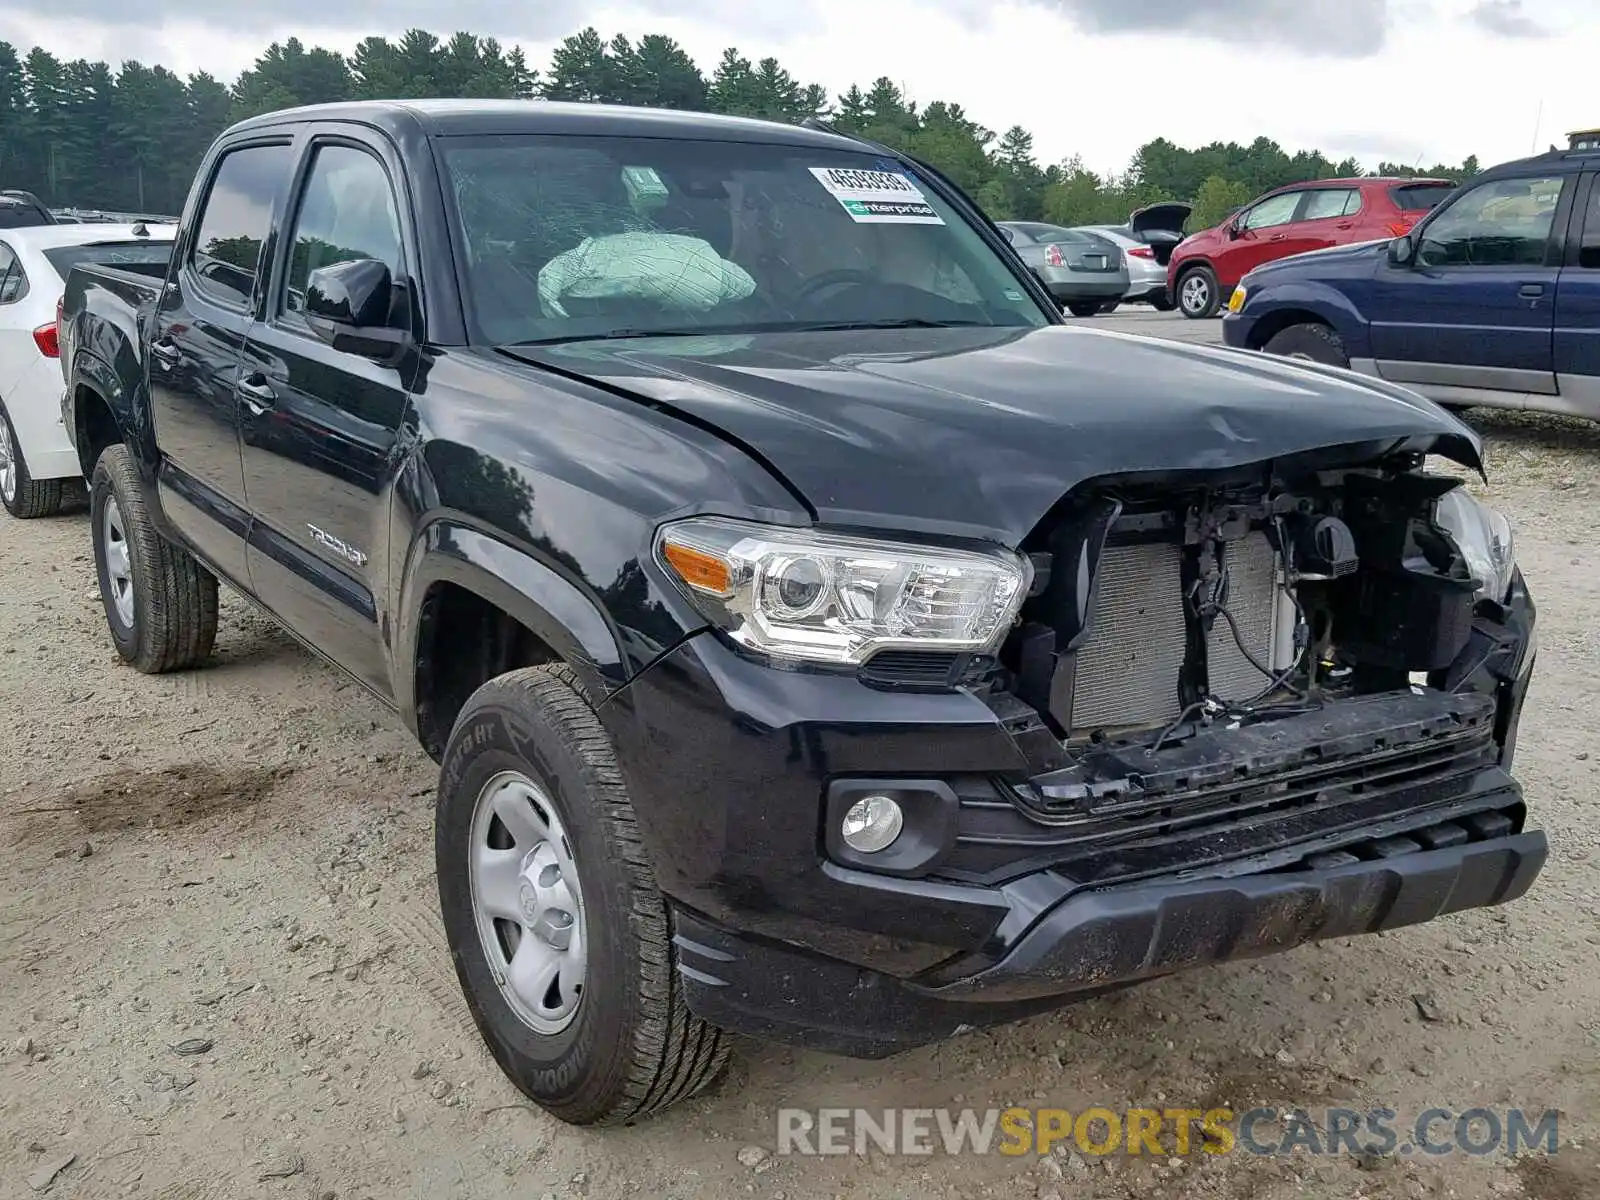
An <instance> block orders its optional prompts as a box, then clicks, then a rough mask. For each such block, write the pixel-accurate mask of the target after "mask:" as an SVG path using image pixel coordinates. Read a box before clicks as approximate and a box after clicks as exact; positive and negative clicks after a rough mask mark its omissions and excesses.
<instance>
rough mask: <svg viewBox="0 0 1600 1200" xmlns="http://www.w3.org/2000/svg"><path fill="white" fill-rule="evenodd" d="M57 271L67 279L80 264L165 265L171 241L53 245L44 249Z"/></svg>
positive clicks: (104, 265)
mask: <svg viewBox="0 0 1600 1200" xmlns="http://www.w3.org/2000/svg"><path fill="white" fill-rule="evenodd" d="M44 256H45V257H46V258H47V259H49V260H50V265H51V266H52V267H54V268H55V269H56V274H57V275H59V276H61V278H63V279H65V278H66V277H67V275H68V274H70V273H71V271H72V268H73V267H76V266H78V265H79V264H80V263H93V264H95V265H97V266H102V267H125V266H141V265H147V264H151V263H158V264H160V265H162V266H165V265H166V264H167V262H168V260H170V259H171V258H172V243H171V242H152V241H150V240H149V239H148V238H141V239H140V240H139V241H136V242H91V243H90V244H89V245H87V246H53V247H51V248H50V249H48V250H46V251H45V252H44Z"/></svg>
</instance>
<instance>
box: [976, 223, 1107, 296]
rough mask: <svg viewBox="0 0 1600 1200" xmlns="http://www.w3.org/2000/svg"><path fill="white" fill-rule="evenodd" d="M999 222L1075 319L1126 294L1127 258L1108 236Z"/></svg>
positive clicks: (1035, 224) (1007, 235)
mask: <svg viewBox="0 0 1600 1200" xmlns="http://www.w3.org/2000/svg"><path fill="white" fill-rule="evenodd" d="M997 224H998V225H999V227H1000V232H1001V233H1003V234H1004V235H1005V236H1006V240H1007V241H1009V242H1010V243H1011V247H1012V249H1014V250H1015V251H1016V252H1017V254H1018V255H1019V256H1020V257H1021V258H1022V261H1023V263H1024V264H1026V265H1027V267H1028V268H1029V269H1030V270H1031V271H1032V272H1033V273H1034V274H1035V275H1037V276H1038V277H1039V282H1041V283H1042V284H1044V286H1045V290H1046V291H1048V292H1049V293H1050V295H1051V296H1053V297H1054V298H1055V301H1056V303H1057V304H1061V305H1064V306H1065V307H1066V308H1067V310H1068V311H1069V312H1070V313H1072V315H1073V316H1075V317H1089V316H1093V315H1094V314H1095V313H1097V312H1099V311H1100V310H1101V309H1103V308H1105V307H1107V306H1108V305H1109V306H1111V307H1115V306H1116V305H1117V304H1118V303H1119V302H1120V301H1121V300H1122V298H1123V296H1124V295H1126V294H1127V291H1128V263H1127V257H1126V256H1125V255H1124V254H1123V253H1122V247H1121V246H1119V245H1117V243H1116V242H1114V241H1112V240H1111V239H1110V238H1107V237H1102V236H1100V235H1099V234H1096V233H1089V232H1087V231H1085V230H1081V229H1063V228H1062V227H1061V226H1059V225H1046V224H1044V223H1042V222H1039V221H999V222H997Z"/></svg>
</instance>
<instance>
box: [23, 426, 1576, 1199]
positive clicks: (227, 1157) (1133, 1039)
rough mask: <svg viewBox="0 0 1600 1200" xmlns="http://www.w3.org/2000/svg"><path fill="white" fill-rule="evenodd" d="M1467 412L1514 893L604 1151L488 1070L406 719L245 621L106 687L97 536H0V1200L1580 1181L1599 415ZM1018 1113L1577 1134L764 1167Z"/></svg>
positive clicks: (781, 1088) (1301, 1190)
mask: <svg viewBox="0 0 1600 1200" xmlns="http://www.w3.org/2000/svg"><path fill="white" fill-rule="evenodd" d="M1472 418H1473V419H1474V420H1475V421H1476V422H1477V423H1478V424H1479V425H1480V427H1481V428H1483V430H1484V431H1485V432H1486V434H1487V435H1488V436H1489V438H1490V447H1491V457H1490V466H1491V479H1492V482H1491V484H1490V486H1489V487H1488V488H1487V492H1488V494H1489V495H1490V496H1491V497H1492V498H1493V500H1494V502H1496V503H1497V504H1500V505H1501V506H1503V507H1504V508H1505V509H1506V510H1507V511H1508V512H1509V513H1510V514H1511V516H1512V517H1513V519H1514V521H1515V523H1516V526H1517V533H1518V539H1519V551H1520V558H1521V562H1522V566H1523V569H1524V571H1525V573H1526V574H1527V576H1528V578H1529V580H1530V581H1531V584H1532V586H1533V588H1534V590H1535V593H1536V595H1537V598H1538V600H1539V603H1540V606H1541V634H1542V640H1541V645H1542V654H1541V658H1540V667H1539V670H1538V673H1537V679H1536V682H1535V685H1534V688H1533V692H1532V696H1531V698H1530V701H1529V708H1528V712H1527V715H1526V716H1525V718H1524V721H1523V726H1522V734H1521V743H1520V757H1519V774H1520V776H1521V778H1522V779H1523V781H1524V783H1525V785H1526V787H1527V791H1528V794H1529V797H1530V800H1531V802H1532V804H1533V806H1534V808H1535V811H1536V813H1537V818H1538V820H1539V822H1540V823H1542V824H1543V825H1544V826H1545V828H1547V829H1548V831H1549V833H1550V835H1551V838H1552V841H1553V853H1552V857H1551V860H1550V863H1549V866H1548V868H1547V870H1546V872H1545V874H1544V875H1543V877H1542V878H1541V880H1540V881H1539V883H1538V884H1537V885H1536V887H1535V890H1534V891H1533V893H1532V894H1530V895H1529V896H1528V897H1527V898H1525V899H1523V900H1521V901H1519V902H1517V903H1516V904H1514V905H1511V906H1508V907H1507V908H1504V909H1500V910H1494V911H1486V912H1474V913H1468V914H1464V915H1460V916H1457V917H1454V918H1449V919H1446V920H1443V921H1440V922H1436V923H1434V924H1432V925H1428V926H1423V927H1419V928H1413V929H1408V930H1403V931H1399V932H1397V933H1394V934H1392V935H1385V936H1381V937H1376V938H1369V939H1363V940H1360V941H1355V942H1349V943H1345V942H1338V943H1330V944H1326V945H1319V946H1312V947H1306V948H1302V949H1300V950H1297V951H1294V952H1291V953H1289V954H1285V955H1281V956H1278V957H1275V958H1271V959H1266V960H1261V961H1257V962H1253V963H1240V964H1232V965H1227V966H1222V967H1217V968H1214V969H1207V970H1201V971H1197V972H1193V973H1190V974H1187V975H1184V976H1181V977H1178V978H1173V979H1169V980H1165V981H1161V982H1158V983H1155V984H1151V985H1149V986H1146V987H1143V988H1141V989H1136V990H1133V991H1130V992H1126V993H1123V994H1121V995H1119V996H1117V997H1114V998H1109V999H1104V1000H1099V1001H1092V1002H1088V1003H1085V1004H1082V1005H1079V1006H1077V1007H1075V1008H1071V1009H1067V1010H1064V1011H1062V1012H1060V1013H1058V1014H1054V1015H1050V1016H1046V1017H1040V1018H1037V1019H1034V1020H1031V1021H1028V1022H1026V1023H1023V1024H1019V1025H1014V1026H1009V1027H1005V1028H1002V1029H998V1030H993V1031H988V1032H984V1033H979V1034H973V1035H969V1036H967V1037H964V1038H960V1039H957V1040H955V1041H952V1042H950V1043H947V1044H945V1045H942V1046H938V1047H932V1048H928V1049H925V1050H921V1051H917V1052H914V1053H909V1054H906V1055H902V1056H900V1057H898V1058H895V1059H892V1060H890V1061H888V1062H884V1063H859V1062H852V1061H848V1060H841V1059H833V1058H829V1057H826V1056H822V1055H817V1054H809V1053H798V1052H792V1051H789V1050H784V1049H779V1048H774V1047H770V1046H765V1045H759V1044H755V1043H741V1044H740V1045H739V1047H738V1048H737V1049H736V1052H735V1057H734V1062H733V1065H732V1068H731V1070H730V1074H729V1075H728V1077H727V1078H726V1079H725V1080H724V1081H723V1082H722V1083H721V1084H719V1085H718V1086H717V1087H716V1088H714V1089H713V1090H712V1091H711V1092H710V1093H709V1094H707V1095H704V1096H702V1097H700V1098H699V1099H697V1100H695V1101H692V1102H690V1103H688V1104H685V1105H683V1106H682V1107H680V1108H678V1109H675V1110H672V1111H671V1112H669V1113H667V1114H665V1115H664V1116H662V1117H660V1118H659V1119H657V1120H655V1121H654V1122H652V1123H650V1124H647V1125H645V1126H642V1127H638V1128H633V1129H625V1130H617V1131H608V1132H589V1131H580V1130H573V1129H570V1128H567V1127H564V1126H560V1125H558V1124H556V1123H555V1122H553V1121H551V1120H549V1119H548V1118H546V1117H544V1116H543V1115H542V1114H541V1113H539V1112H537V1111H535V1110H533V1109H532V1108H530V1107H529V1106H528V1105H527V1104H526V1103H524V1102H523V1101H522V1098H521V1097H520V1096H519V1095H518V1094H517V1093H516V1092H515V1091H514V1090H513V1089H512V1088H511V1087H510V1086H509V1085H508V1084H507V1083H506V1082H505V1081H504V1080H503V1079H502V1077H501V1076H500V1075H499V1073H498V1072H497V1070H496V1069H495V1068H494V1066H493V1064H492V1063H491V1062H490V1061H489V1059H488V1057H487V1056H486V1054H485V1053H484V1052H483V1051H482V1050H481V1048H480V1044H479V1041H478V1038H477V1036H476V1033H475V1031H474V1029H473V1027H472V1025H471V1022H470V1019H469V1018H468V1016H467V1013H466V1010H465V1008H464V1006H463V1004H462V1002H461V1000H460V998H459V996H458V994H457V988H456V983H455V979H454V975H453V973H452V971H451V968H450V965H449V959H448V956H447V954H446V952H445V949H444V945H443V937H442V932H441V929H440V925H439V921H438V917H437V914H436V912H435V908H434V890H433V879H432V849H431V789H432V785H433V781H434V775H435V771H434V769H433V766H432V764H431V763H430V762H429V761H428V760H427V759H426V758H425V757H424V756H423V755H422V754H421V752H420V751H418V750H417V749H416V748H415V746H414V745H413V744H412V742H411V741H410V740H409V739H408V737H407V735H405V734H404V733H403V732H401V731H400V730H398V729H396V728H394V727H393V725H392V724H391V722H390V721H389V720H388V719H387V718H386V717H385V715H384V713H383V712H382V710H380V709H379V707H378V706H377V705H376V704H374V703H373V702H371V701H370V700H368V698H367V697H366V696H365V695H364V694H363V693H362V692H361V691H360V690H359V689H358V688H357V687H355V686H354V685H352V684H350V683H347V682H346V681H345V680H344V679H343V677H342V676H340V675H338V674H336V673H335V672H333V671H332V670H331V669H329V668H326V667H324V666H323V665H322V664H321V663H319V662H318V661H317V660H315V659H313V658H311V657H310V656H309V655H307V654H306V653H304V652H303V651H302V650H300V649H299V648H298V646H297V645H295V644H294V643H293V642H291V641H290V640H289V639H288V638H287V637H286V636H285V635H283V634H282V633H280V632H278V631H277V630H275V629H274V628H273V626H272V625H270V624H269V623H268V622H267V621H265V620H264V619H263V618H261V617H260V616H258V615H256V614H255V613H254V612H253V611H252V610H250V609H248V608H247V607H245V606H244V605H243V603H242V602H238V601H237V600H235V599H233V598H232V597H227V598H225V604H224V614H223V621H222V631H221V634H220V636H219V641H218V655H217V661H216V664H215V665H214V666H213V667H211V668H210V669H208V670H205V671H201V672H196V673H191V674H184V675H177V676H170V677H163V678H146V677H143V676H140V675H137V674H135V673H133V672H132V671H130V670H127V669H125V668H123V667H121V666H119V665H118V664H117V663H116V662H115V660H114V655H113V652H112V650H111V647H110V643H109V641H108V639H107V636H106V633H105V630H104V626H103V617H102V615H101V613H100V611H99V601H98V598H97V595H96V592H95V588H94V581H93V571H92V563H91V560H90V557H89V542H88V529H87V522H86V521H85V519H84V518H83V517H82V516H67V517H62V518H59V519H56V520H51V521H41V522H33V523H30V524H22V523H18V522H15V521H11V520H9V519H6V518H5V517H4V516H3V515H0V705H3V710H4V712H5V713H6V714H7V725H8V727H9V728H8V729H7V733H6V736H5V745H6V747H7V753H5V754H4V756H3V758H0V844H3V845H4V846H6V847H8V866H9V869H8V870H5V871H3V872H0V1196H4V1197H9V1196H33V1195H37V1194H39V1191H40V1190H41V1189H46V1190H48V1192H49V1194H50V1195H52V1196H124V1195H143V1196H154V1197H161V1198H163V1200H200V1198H202V1197H219V1198H220V1197H228V1198H230V1200H234V1198H238V1200H245V1198H251V1197H286V1196H287V1197H316V1198H324V1197H330V1196H331V1197H339V1198H344V1197H351V1198H355V1197H370V1198H372V1200H382V1198H386V1197H410V1196H415V1197H430V1198H432V1197H442V1196H470V1197H501V1196H504V1197H511V1196H516V1197H520V1198H532V1197H559V1198H560V1200H570V1198H572V1197H580V1196H586V1197H597V1198H603V1197H623V1196H635V1195H639V1196H649V1197H680V1198H684V1200H687V1198H690V1197H724V1196H744V1195H756V1196H763V1197H768V1198H770V1200H780V1198H798V1197H811V1196H824V1197H826V1196H839V1197H846V1196H848V1197H864V1198H867V1200H889V1198H891V1197H911V1196H916V1197H919V1198H921V1197H974V1196H995V1197H1013V1196H1020V1197H1031V1196H1040V1197H1045V1198H1047V1200H1049V1198H1051V1197H1056V1198H1059V1197H1061V1196H1066V1195H1072V1196H1092V1197H1124V1196H1127V1197H1132V1196H1139V1197H1167V1196H1170V1197H1174V1198H1176V1197H1180V1196H1181V1197H1195V1196H1217V1197H1222V1196H1228V1197H1240V1198H1249V1200H1277V1198H1280V1197H1281V1198H1285V1200H1286V1198H1287V1197H1290V1196H1301V1195H1304V1196H1310V1197H1326V1198H1329V1200H1332V1198H1334V1197H1338V1198H1340V1200H1347V1198H1349V1197H1353V1196H1366V1197H1373V1198H1375V1200H1376V1198H1387V1197H1405V1198H1408V1200H1409V1198H1412V1197H1426V1196H1450V1197H1460V1198H1462V1200H1473V1198H1479V1197H1491V1196H1500V1195H1508V1196H1519V1195H1526V1196H1530V1197H1539V1198H1540V1200H1580V1198H1583V1197H1593V1196H1595V1195H1597V1194H1600V1183H1597V1182H1596V1180H1597V1179H1600V1153H1597V1152H1596V1148H1595V1147H1600V1141H1597V1139H1600V1120H1597V1118H1596V1115H1595V1114H1596V1107H1597V1103H1600V1053H1597V1051H1600V933H1597V931H1600V922H1597V920H1596V918H1597V917H1600V882H1597V877H1596V871H1595V864H1596V861H1597V855H1600V840H1597V831H1596V826H1595V822H1594V807H1593V805H1594V796H1595V792H1596V785H1597V783H1600V736H1597V735H1600V712H1597V709H1596V702H1597V699H1600V632H1597V631H1600V546H1597V541H1600V540H1597V538H1596V536H1595V534H1594V518H1595V514H1596V512H1597V502H1600V427H1597V426H1591V425H1585V424H1581V423H1578V422H1572V421H1562V420H1554V419H1543V418H1532V417H1526V416H1522V415H1501V414H1492V413H1483V412H1477V413H1474V414H1472ZM1416 993H1430V994H1431V1001H1430V1006H1429V1013H1428V1015H1429V1016H1430V1017H1431V1018H1436V1019H1430V1020H1424V1019H1423V1017H1422V1014H1421V1012H1420V1010H1419V1006H1418V1004H1417V1003H1416V1002H1415V1001H1414V1000H1413V998H1412V997H1413V995H1414V994H1416ZM1007 1103H1021V1104H1029V1105H1042V1104H1048V1105H1052V1106H1056V1105H1059V1106H1063V1107H1067V1108H1070V1109H1072V1110H1074V1111H1077V1110H1080V1109H1081V1108H1083V1107H1084V1106H1086V1105H1089V1104H1096V1103H1099V1104H1109V1105H1111V1106H1113V1107H1116V1106H1119V1105H1126V1104H1141V1103H1142V1104H1153V1105H1155V1106H1157V1107H1160V1106H1163V1105H1166V1106H1177V1105H1192V1106H1194V1107H1202V1108H1203V1107H1207V1106H1209V1105H1212V1104H1216V1103H1231V1104H1232V1105H1233V1106H1234V1107H1235V1108H1236V1109H1241V1110H1242V1109H1245V1108H1248V1107H1251V1106H1254V1105H1258V1104H1285V1105H1318V1104H1347V1105H1350V1106H1352V1107H1360V1108H1366V1107H1370V1106H1373V1105H1386V1106H1388V1107H1391V1108H1394V1109H1397V1110H1399V1111H1400V1112H1402V1113H1409V1114H1415V1113H1416V1112H1418V1111H1420V1110H1421V1109H1423V1108H1426V1107H1428V1106H1430V1105H1435V1104H1437V1105H1441V1106H1450V1107H1454V1108H1455V1109H1457V1110H1458V1111H1459V1110H1460V1109H1463V1108H1465V1107H1468V1106H1469V1105H1470V1104H1473V1103H1482V1104H1489V1105H1507V1106H1510V1105H1520V1106H1522V1107H1524V1108H1529V1109H1533V1110H1543V1109H1545V1108H1559V1109H1560V1110H1561V1112H1562V1121H1563V1125H1562V1138H1563V1143H1564V1144H1563V1146H1562V1150H1561V1153H1560V1154H1558V1155H1557V1156H1555V1157H1554V1158H1553V1159H1544V1158H1522V1159H1519V1160H1507V1159H1504V1158H1500V1157H1494V1158H1490V1159H1487V1160H1468V1159H1463V1158H1461V1157H1459V1156H1457V1157H1453V1158H1451V1159H1449V1160H1444V1161H1438V1160H1435V1161H1426V1162H1421V1161H1418V1160H1416V1159H1415V1158H1412V1159H1399V1158H1383V1159H1370V1158H1369V1159H1365V1160H1357V1159H1353V1158H1350V1157H1331V1158H1323V1159H1310V1158H1306V1157H1297V1158H1294V1159H1290V1160H1264V1159H1253V1158H1248V1157H1246V1156H1244V1155H1241V1154H1235V1155H1230V1156H1226V1157H1223V1158H1208V1157H1205V1156H1197V1157H1196V1158H1194V1159H1192V1160H1186V1161H1185V1162H1184V1163H1183V1164H1182V1165H1171V1164H1169V1163H1167V1162H1164V1161H1161V1160H1153V1161H1152V1160H1150V1159H1147V1158H1146V1159H1132V1158H1125V1157H1113V1158H1108V1159H1103V1160H1091V1161H1085V1160H1081V1159H1078V1158H1076V1157H1069V1158H1066V1159H1060V1158H1049V1159H1046V1160H1043V1161H1040V1160H1036V1159H1024V1160H1010V1159H1003V1158H1000V1157H998V1156H995V1157H986V1158H983V1159H976V1158H950V1157H945V1156H943V1155H940V1156H937V1157H933V1158H924V1159H904V1158H901V1159H886V1158H884V1157H881V1156H878V1155H875V1154H874V1155H869V1156H864V1157H856V1156H849V1157H845V1158H833V1159H799V1158H774V1157H770V1156H766V1157H764V1156H763V1154H762V1153H761V1151H763V1150H765V1151H770V1150H772V1149H773V1148H774V1146H775V1139H776V1133H775V1110H776V1109H777V1108H778V1107H780V1106H782V1105H795V1106H800V1107H807V1108H815V1107H823V1106H857V1105H859V1106H866V1107H871V1108H881V1107H883V1106H888V1105H907V1106H929V1107H931V1106H941V1105H955V1106H958V1107H960V1106H970V1107H978V1108H982V1107H987V1106H990V1105H1002V1104H1007ZM1177 1162H1178V1160H1172V1163H1177ZM63 1163H66V1165H65V1166H62V1164H63ZM57 1167H60V1168H61V1169H60V1170H59V1173H56V1170H55V1169H56V1168H57Z"/></svg>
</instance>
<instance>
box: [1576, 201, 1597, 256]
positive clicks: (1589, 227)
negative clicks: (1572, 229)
mask: <svg viewBox="0 0 1600 1200" xmlns="http://www.w3.org/2000/svg"><path fill="white" fill-rule="evenodd" d="M1578 265H1579V266H1580V267H1586V268H1588V269H1589V270H1591V271H1592V270H1595V269H1596V268H1600V186H1592V187H1590V189H1589V203H1588V204H1587V205H1585V206H1584V213H1583V240H1582V241H1581V242H1580V243H1579V245H1578Z"/></svg>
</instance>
